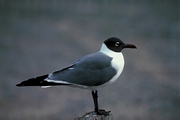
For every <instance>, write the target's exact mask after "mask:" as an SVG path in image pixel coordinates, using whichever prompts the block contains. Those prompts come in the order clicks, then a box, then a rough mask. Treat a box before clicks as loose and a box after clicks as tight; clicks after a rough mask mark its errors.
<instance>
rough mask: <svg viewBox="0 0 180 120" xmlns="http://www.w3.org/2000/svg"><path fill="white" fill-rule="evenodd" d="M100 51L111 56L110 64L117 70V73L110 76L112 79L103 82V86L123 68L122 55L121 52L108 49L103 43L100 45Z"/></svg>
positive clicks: (111, 81)
mask: <svg viewBox="0 0 180 120" xmlns="http://www.w3.org/2000/svg"><path fill="white" fill-rule="evenodd" d="M100 52H103V53H104V54H106V55H108V56H110V57H112V58H113V59H112V61H111V65H112V67H113V68H115V69H116V71H117V74H116V75H115V76H114V77H112V79H111V80H110V81H109V82H107V83H105V84H103V86H104V85H107V84H111V83H113V82H114V81H116V80H117V78H118V77H119V76H120V74H121V73H122V70H123V68H124V57H123V54H122V53H121V52H114V51H112V50H110V49H108V48H107V47H106V45H105V44H103V45H102V47H101V50H100Z"/></svg>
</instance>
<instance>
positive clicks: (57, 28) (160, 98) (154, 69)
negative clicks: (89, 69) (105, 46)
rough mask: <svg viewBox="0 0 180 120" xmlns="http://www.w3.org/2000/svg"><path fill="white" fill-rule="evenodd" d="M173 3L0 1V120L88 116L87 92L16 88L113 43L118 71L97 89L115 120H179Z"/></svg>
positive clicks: (177, 25)
mask: <svg viewBox="0 0 180 120" xmlns="http://www.w3.org/2000/svg"><path fill="white" fill-rule="evenodd" d="M179 5H180V2H179V0H136V1H134V0H121V1H118V0H104V1H103V0H96V1H93V0H87V1H83V0H74V1H70V0H16V1H14V0H0V76H1V79H0V119H1V120H12V119H13V120H31V119H33V120H40V119H43V120H49V119H51V120H72V119H74V118H75V117H78V116H81V115H83V114H85V113H86V112H90V111H92V110H93V109H94V108H93V100H92V97H91V92H90V91H89V90H82V89H77V88H69V87H51V88H47V89H42V88H40V87H24V88H18V87H16V86H15V85H16V84H17V83H20V82H21V81H23V80H26V79H28V78H31V77H36V76H38V75H43V74H46V73H50V72H52V71H54V70H58V69H60V68H63V67H66V66H67V65H69V64H70V63H71V62H73V61H74V60H76V59H77V58H79V57H81V56H84V55H86V54H90V53H92V52H96V51H98V50H99V49H100V47H101V44H102V42H103V41H104V40H106V39H107V38H109V37H112V36H114V37H118V38H120V39H122V40H123V41H124V42H125V43H132V44H135V45H136V46H137V47H138V49H137V50H134V49H133V50H132V49H124V50H123V54H124V57H125V62H126V64H125V68H124V71H123V72H122V74H121V76H120V77H119V79H118V80H117V81H116V82H115V83H114V84H112V85H109V86H107V87H105V88H102V89H100V90H99V105H100V108H102V109H106V110H111V111H112V114H113V116H114V119H115V120H179V119H180V49H179V47H180V41H179V39H180V34H179V33H180V21H179V16H180V7H179Z"/></svg>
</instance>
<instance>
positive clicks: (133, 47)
mask: <svg viewBox="0 0 180 120" xmlns="http://www.w3.org/2000/svg"><path fill="white" fill-rule="evenodd" d="M125 48H132V49H137V47H136V46H135V45H133V44H126V46H125Z"/></svg>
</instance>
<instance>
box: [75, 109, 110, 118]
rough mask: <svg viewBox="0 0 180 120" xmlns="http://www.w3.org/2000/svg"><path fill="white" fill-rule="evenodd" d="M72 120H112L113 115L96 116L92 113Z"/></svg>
mask: <svg viewBox="0 0 180 120" xmlns="http://www.w3.org/2000/svg"><path fill="white" fill-rule="evenodd" d="M74 120H113V115H112V114H111V113H109V115H97V114H96V112H95V111H92V112H88V113H86V114H85V115H83V116H82V117H77V118H75V119H74Z"/></svg>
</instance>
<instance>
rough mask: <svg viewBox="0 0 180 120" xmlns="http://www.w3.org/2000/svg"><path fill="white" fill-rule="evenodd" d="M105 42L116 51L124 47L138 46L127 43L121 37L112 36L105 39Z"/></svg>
mask: <svg viewBox="0 0 180 120" xmlns="http://www.w3.org/2000/svg"><path fill="white" fill-rule="evenodd" d="M104 44H105V45H106V46H107V47H108V48H109V49H110V50H112V51H114V52H121V51H122V49H124V48H137V47H136V46H135V45H133V44H125V43H124V42H122V41H121V40H120V39H119V38H116V37H111V38H108V39H107V40H105V41H104Z"/></svg>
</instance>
